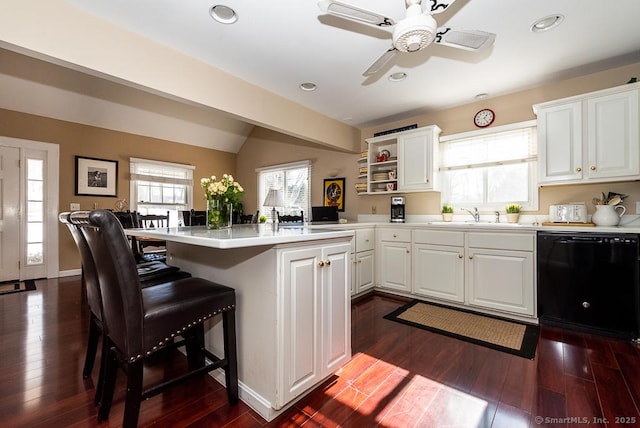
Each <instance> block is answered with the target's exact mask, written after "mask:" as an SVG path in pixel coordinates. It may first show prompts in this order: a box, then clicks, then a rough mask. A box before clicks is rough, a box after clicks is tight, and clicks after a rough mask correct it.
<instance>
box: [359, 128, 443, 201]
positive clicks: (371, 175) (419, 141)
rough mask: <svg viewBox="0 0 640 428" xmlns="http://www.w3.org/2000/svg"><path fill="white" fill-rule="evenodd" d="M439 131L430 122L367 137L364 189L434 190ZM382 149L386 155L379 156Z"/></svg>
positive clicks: (373, 191)
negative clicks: (420, 126)
mask: <svg viewBox="0 0 640 428" xmlns="http://www.w3.org/2000/svg"><path fill="white" fill-rule="evenodd" d="M439 135H440V128H438V127H437V126H435V125H431V126H426V127H422V128H416V129H411V130H407V131H402V132H397V133H393V134H388V135H381V136H378V137H373V138H368V139H367V140H366V141H367V151H368V158H367V159H368V162H367V193H377V192H387V193H394V192H412V191H425V190H436V182H435V179H436V175H437V174H436V171H437V162H438V143H439ZM383 152H387V153H388V157H387V158H386V159H380V158H379V155H380V154H381V153H383ZM389 172H392V173H395V178H394V177H393V176H389ZM387 185H391V186H392V187H393V190H387Z"/></svg>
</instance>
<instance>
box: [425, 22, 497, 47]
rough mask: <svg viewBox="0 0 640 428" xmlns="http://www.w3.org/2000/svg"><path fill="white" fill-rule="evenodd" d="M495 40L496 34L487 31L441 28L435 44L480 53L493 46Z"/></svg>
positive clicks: (437, 33)
mask: <svg viewBox="0 0 640 428" xmlns="http://www.w3.org/2000/svg"><path fill="white" fill-rule="evenodd" d="M495 39H496V35H495V34H493V33H487V32H486V31H479V30H459V29H455V28H451V27H440V28H438V29H437V30H436V35H435V39H434V41H433V43H437V44H439V45H444V46H450V47H452V48H458V49H464V50H467V51H479V50H482V49H484V48H487V47H489V46H491V45H492V44H493V42H494V41H495Z"/></svg>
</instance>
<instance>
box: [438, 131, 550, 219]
mask: <svg viewBox="0 0 640 428" xmlns="http://www.w3.org/2000/svg"><path fill="white" fill-rule="evenodd" d="M440 141H441V143H440V178H441V180H442V203H443V204H451V205H453V206H454V207H456V208H468V209H470V208H472V207H477V208H478V209H479V210H492V211H493V210H504V208H505V205H506V204H510V203H519V204H520V205H522V208H523V209H524V210H537V209H538V189H537V184H536V183H537V179H536V170H537V145H536V135H535V121H528V122H521V123H516V124H512V125H506V126H501V127H496V128H493V129H491V131H489V130H482V131H473V132H468V133H463V134H457V135H450V136H445V137H442V138H441V139H440Z"/></svg>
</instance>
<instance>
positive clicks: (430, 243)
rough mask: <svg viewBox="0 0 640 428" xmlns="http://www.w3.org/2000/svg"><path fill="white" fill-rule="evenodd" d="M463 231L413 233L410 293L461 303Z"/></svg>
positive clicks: (463, 263) (462, 297)
mask: <svg viewBox="0 0 640 428" xmlns="http://www.w3.org/2000/svg"><path fill="white" fill-rule="evenodd" d="M464 253H465V249H464V232H461V231H433V230H414V232H413V277H412V284H413V292H414V293H415V294H417V295H422V296H427V297H434V298H437V299H442V300H447V301H451V302H458V303H463V302H464V265H465V259H464Z"/></svg>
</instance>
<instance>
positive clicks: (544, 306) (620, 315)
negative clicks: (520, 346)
mask: <svg viewBox="0 0 640 428" xmlns="http://www.w3.org/2000/svg"><path fill="white" fill-rule="evenodd" d="M537 243H538V249H537V253H538V316H539V317H540V322H541V323H543V324H552V325H559V326H564V327H568V328H575V329H579V330H585V331H590V332H594V333H601V334H606V335H610V336H616V337H621V338H627V339H637V338H638V337H639V332H640V280H639V266H640V265H639V263H638V255H639V250H638V235H637V234H630V233H624V234H618V233H616V234H612V233H597V232H594V233H591V232H581V233H580V232H578V233H571V232H538V241H537Z"/></svg>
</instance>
